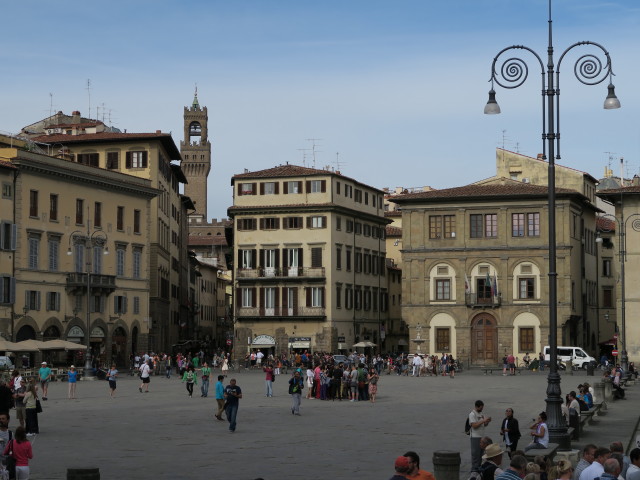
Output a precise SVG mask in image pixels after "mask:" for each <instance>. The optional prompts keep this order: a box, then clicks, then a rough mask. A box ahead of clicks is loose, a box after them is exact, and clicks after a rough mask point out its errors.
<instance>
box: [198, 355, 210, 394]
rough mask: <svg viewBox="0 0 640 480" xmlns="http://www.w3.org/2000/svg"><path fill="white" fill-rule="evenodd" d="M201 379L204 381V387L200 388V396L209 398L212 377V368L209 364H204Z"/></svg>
mask: <svg viewBox="0 0 640 480" xmlns="http://www.w3.org/2000/svg"><path fill="white" fill-rule="evenodd" d="M200 375H201V377H200V379H201V380H202V385H201V386H200V393H201V394H202V395H200V396H201V397H205V398H206V397H208V396H209V377H210V376H211V368H210V367H209V364H208V363H207V362H204V363H203V364H202V368H201V369H200Z"/></svg>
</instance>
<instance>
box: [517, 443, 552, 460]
mask: <svg viewBox="0 0 640 480" xmlns="http://www.w3.org/2000/svg"><path fill="white" fill-rule="evenodd" d="M558 447H559V444H557V443H549V446H548V447H547V448H533V449H531V450H529V451H528V452H524V456H525V457H526V458H527V460H528V461H530V462H533V461H534V459H535V458H536V457H537V456H539V455H541V456H543V457H545V458H550V459H551V460H553V459H554V458H555V456H556V454H557V452H558Z"/></svg>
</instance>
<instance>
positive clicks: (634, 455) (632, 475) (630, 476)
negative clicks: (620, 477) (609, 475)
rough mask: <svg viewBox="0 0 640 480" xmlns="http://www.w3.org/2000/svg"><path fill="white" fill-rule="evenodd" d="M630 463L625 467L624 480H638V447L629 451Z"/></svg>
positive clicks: (639, 462) (639, 469)
mask: <svg viewBox="0 0 640 480" xmlns="http://www.w3.org/2000/svg"><path fill="white" fill-rule="evenodd" d="M629 459H630V461H631V464H630V465H629V468H628V469H627V476H626V477H625V480H640V448H634V449H633V450H631V452H629Z"/></svg>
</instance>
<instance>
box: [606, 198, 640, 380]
mask: <svg viewBox="0 0 640 480" xmlns="http://www.w3.org/2000/svg"><path fill="white" fill-rule="evenodd" d="M600 217H601V218H606V219H609V220H613V221H614V222H616V225H617V227H618V239H619V240H618V243H619V247H618V255H619V256H620V336H621V337H622V338H621V340H620V346H621V352H620V363H621V364H622V369H623V370H625V371H626V370H627V363H628V361H629V357H628V355H627V330H626V301H627V299H626V290H625V288H626V282H625V266H624V264H625V263H626V261H627V224H628V223H629V221H631V228H632V229H633V230H634V231H636V232H640V213H634V214H631V215H629V216H628V217H627V218H624V214H623V210H622V207H621V208H620V218H618V217H616V216H615V215H610V214H608V213H607V214H605V215H600ZM602 231H603V232H609V231H610V230H608V229H605V228H603V230H602Z"/></svg>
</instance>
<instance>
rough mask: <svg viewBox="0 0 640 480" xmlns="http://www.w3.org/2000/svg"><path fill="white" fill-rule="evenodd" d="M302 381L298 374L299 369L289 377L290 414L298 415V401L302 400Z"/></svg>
mask: <svg viewBox="0 0 640 480" xmlns="http://www.w3.org/2000/svg"><path fill="white" fill-rule="evenodd" d="M303 388H304V381H303V380H302V377H301V376H300V371H299V370H296V371H295V373H294V374H293V377H291V378H290V379H289V394H290V395H291V402H292V403H291V414H292V415H300V402H301V400H302V389H303Z"/></svg>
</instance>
